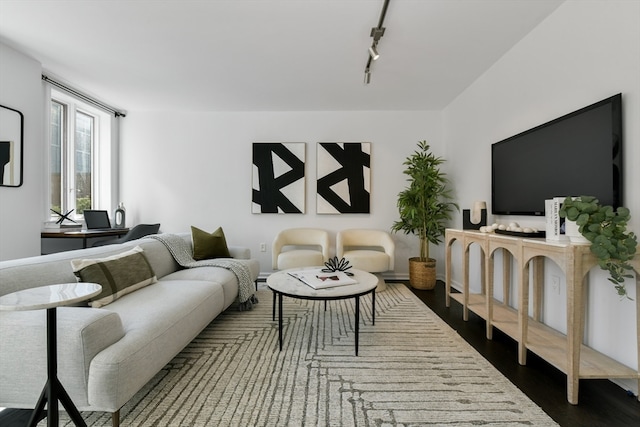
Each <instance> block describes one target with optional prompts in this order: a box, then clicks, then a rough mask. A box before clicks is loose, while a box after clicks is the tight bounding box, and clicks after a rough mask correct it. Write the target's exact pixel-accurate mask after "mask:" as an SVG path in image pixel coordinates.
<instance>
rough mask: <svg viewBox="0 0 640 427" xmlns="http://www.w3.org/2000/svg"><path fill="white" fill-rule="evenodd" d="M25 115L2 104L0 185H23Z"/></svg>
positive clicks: (0, 110) (0, 111)
mask: <svg viewBox="0 0 640 427" xmlns="http://www.w3.org/2000/svg"><path fill="white" fill-rule="evenodd" d="M23 133H24V116H23V114H22V113H21V112H20V111H18V110H14V109H13V108H9V107H5V106H4V105H0V186H2V187H20V186H21V185H22V167H23V159H22V146H23V140H22V139H23Z"/></svg>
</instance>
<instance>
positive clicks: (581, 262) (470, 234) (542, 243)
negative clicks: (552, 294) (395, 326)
mask: <svg viewBox="0 0 640 427" xmlns="http://www.w3.org/2000/svg"><path fill="white" fill-rule="evenodd" d="M455 241H459V242H461V244H462V258H463V259H462V275H463V277H462V281H463V283H462V292H461V293H459V294H454V293H451V246H452V244H453V243H454V242H455ZM472 244H475V245H478V247H479V248H480V250H481V254H480V256H481V264H480V265H481V267H482V273H481V276H482V277H481V283H482V287H481V292H480V293H479V294H472V293H471V292H470V289H469V248H470V246H471V245H472ZM445 245H446V282H445V286H446V305H447V307H449V305H450V298H453V299H454V300H456V301H458V302H459V303H460V304H462V307H463V319H464V320H467V317H468V310H471V311H473V312H474V313H476V314H477V315H478V316H480V317H481V318H483V319H485V321H486V325H487V330H486V334H487V339H491V338H492V328H494V327H495V328H498V329H500V330H501V331H502V332H504V333H505V334H507V335H508V336H510V337H511V338H513V339H514V340H516V342H517V343H518V362H519V363H520V364H521V365H525V364H526V356H527V350H529V351H532V352H533V353H536V354H537V355H538V356H540V357H541V358H542V359H544V360H546V361H547V362H549V363H550V364H551V365H553V366H555V367H556V368H557V369H559V370H560V371H562V372H564V373H565V374H566V375H567V400H568V401H569V403H571V404H574V405H576V404H577V403H578V384H579V380H580V379H581V378H583V379H590V378H605V379H608V378H633V379H636V380H638V384H639V385H640V374H639V373H638V371H637V370H635V369H632V368H630V367H628V366H625V365H623V364H621V363H619V362H617V361H615V360H613V359H611V358H610V357H608V356H606V355H604V354H602V353H600V352H598V351H596V350H594V349H592V348H590V347H588V346H586V345H585V344H583V341H584V340H583V335H584V324H585V315H586V314H585V290H586V286H587V283H586V282H587V281H586V276H587V273H588V272H589V270H590V269H591V268H593V267H594V266H597V260H596V258H595V257H594V256H593V254H591V251H590V248H589V245H581V244H571V243H569V242H555V241H548V240H545V239H535V238H520V237H510V236H505V235H499V234H493V233H480V232H478V231H471V230H464V231H463V230H453V229H447V230H446V232H445ZM497 251H502V252H503V253H504V254H508V256H507V257H505V261H511V260H512V261H513V263H514V265H515V268H516V269H517V270H516V273H517V274H516V277H517V280H518V283H517V284H516V286H517V287H518V305H517V307H515V308H514V307H510V306H509V305H508V304H507V303H506V302H508V298H509V297H508V286H509V277H510V276H511V272H510V268H511V267H510V266H511V262H504V263H503V269H504V270H503V286H504V287H505V289H504V294H505V299H504V301H505V302H502V301H498V300H497V299H495V298H494V297H493V275H494V271H493V258H494V254H495V253H496V252H497ZM544 258H549V259H551V260H553V261H554V262H555V263H556V264H557V265H558V266H559V267H560V268H561V269H562V270H563V272H564V274H565V279H566V283H567V319H566V321H567V334H566V335H564V334H561V333H560V332H558V331H556V330H554V329H552V328H550V327H548V326H547V325H545V324H543V323H542V322H541V321H540V312H541V304H542V288H543V285H544V283H543V277H544V274H543V269H544ZM507 264H509V265H508V266H507ZM631 264H632V265H633V268H634V270H635V271H636V295H640V255H636V257H635V258H634V259H633V260H632V261H631ZM531 267H533V274H532V277H533V280H532V282H533V289H532V291H533V292H531V295H532V296H533V305H532V311H533V316H529V314H528V313H529V286H530V284H529V271H530V268H531ZM636 313H637V314H636V317H637V319H638V320H637V324H636V325H634V326H635V327H636V330H640V316H638V314H640V298H638V297H636ZM637 346H638V363H639V364H640V340H638V342H637ZM638 399H639V400H640V396H639V397H638Z"/></svg>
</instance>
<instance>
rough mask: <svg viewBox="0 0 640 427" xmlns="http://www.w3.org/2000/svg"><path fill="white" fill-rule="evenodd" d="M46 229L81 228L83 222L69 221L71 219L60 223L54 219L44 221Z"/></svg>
mask: <svg viewBox="0 0 640 427" xmlns="http://www.w3.org/2000/svg"><path fill="white" fill-rule="evenodd" d="M44 229H45V230H81V229H82V223H79V222H69V221H64V222H63V223H58V222H54V221H47V222H45V223H44Z"/></svg>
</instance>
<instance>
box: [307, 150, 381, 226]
mask: <svg viewBox="0 0 640 427" xmlns="http://www.w3.org/2000/svg"><path fill="white" fill-rule="evenodd" d="M317 149H318V152H317V162H318V164H317V194H316V212H317V213H319V214H347V213H352V214H355V213H358V214H362V213H366V214H368V213H370V195H371V143H369V142H319V143H318V144H317Z"/></svg>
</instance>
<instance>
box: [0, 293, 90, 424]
mask: <svg viewBox="0 0 640 427" xmlns="http://www.w3.org/2000/svg"><path fill="white" fill-rule="evenodd" d="M101 291H102V286H100V285H98V284H96V283H84V282H80V283H65V284H60V285H49V286H40V287H37V288H31V289H23V290H21V291H17V292H13V293H10V294H7V295H3V296H1V297H0V310H3V311H23V310H43V309H46V310H47V382H46V383H45V385H44V388H43V389H42V393H41V394H40V398H39V399H38V403H37V404H36V406H35V409H34V410H33V413H32V414H31V418H30V419H29V424H28V425H29V426H35V425H36V424H38V420H39V418H40V414H41V413H42V412H43V411H44V406H45V405H46V404H47V403H48V405H47V426H57V425H58V419H59V417H58V400H59V401H60V402H61V403H62V406H64V408H65V409H66V410H67V413H68V414H69V416H70V417H71V420H72V421H73V422H74V423H75V425H77V426H86V425H87V424H86V423H85V422H84V420H83V419H82V416H81V415H80V412H79V411H78V409H77V408H76V406H75V405H74V404H73V402H72V401H71V398H70V397H69V394H68V393H67V391H66V390H65V389H64V387H63V386H62V384H61V383H60V380H58V345H57V339H58V338H57V337H58V336H57V326H56V307H61V306H65V305H69V304H73V303H76V302H80V301H85V300H88V299H89V298H91V297H93V296H96V295H98V294H99V293H100V292H101Z"/></svg>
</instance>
